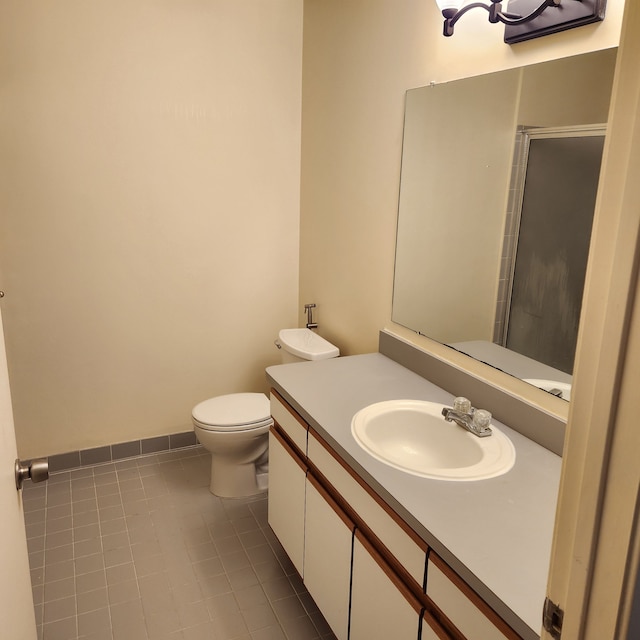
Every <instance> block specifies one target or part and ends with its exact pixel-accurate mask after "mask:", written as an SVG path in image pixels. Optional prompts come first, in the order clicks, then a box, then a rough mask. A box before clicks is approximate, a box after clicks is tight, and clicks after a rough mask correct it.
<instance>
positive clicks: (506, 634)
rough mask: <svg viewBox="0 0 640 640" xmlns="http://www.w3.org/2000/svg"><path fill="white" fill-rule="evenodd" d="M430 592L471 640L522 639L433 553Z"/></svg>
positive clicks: (429, 583)
mask: <svg viewBox="0 0 640 640" xmlns="http://www.w3.org/2000/svg"><path fill="white" fill-rule="evenodd" d="M427 595H428V596H429V597H430V598H431V600H432V601H433V602H434V603H435V604H436V606H437V607H438V608H439V609H440V610H441V611H442V612H443V613H444V614H445V615H446V616H447V617H448V618H449V620H450V621H451V622H452V623H453V624H454V625H455V626H456V627H457V629H458V630H459V631H460V632H461V633H462V635H463V636H464V637H465V638H468V640H522V638H521V636H520V635H518V634H517V633H516V632H515V631H514V630H513V629H511V627H509V625H507V623H506V622H504V620H502V618H500V616H499V615H498V614H497V613H496V612H495V611H493V609H491V608H490V607H489V606H488V605H487V604H486V603H485V602H484V601H483V600H482V599H481V598H480V597H479V596H478V595H477V594H476V593H475V592H474V591H473V590H472V589H471V587H469V586H468V585H467V584H466V583H465V582H464V581H463V580H462V578H460V576H458V574H457V573H455V571H454V570H453V569H451V567H449V565H447V563H446V562H444V560H442V558H440V557H438V556H437V555H436V554H435V553H433V552H431V553H430V555H429V564H428V568H427Z"/></svg>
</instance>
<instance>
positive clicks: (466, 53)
mask: <svg viewBox="0 0 640 640" xmlns="http://www.w3.org/2000/svg"><path fill="white" fill-rule="evenodd" d="M473 13H474V12H471V13H469V14H467V15H466V16H465V17H464V18H463V19H462V20H461V21H460V22H459V23H458V25H456V33H455V35H454V36H453V37H452V38H444V37H442V36H441V35H440V34H441V30H442V26H441V19H440V16H439V14H438V9H437V7H436V4H435V2H430V1H427V2H425V1H424V0H403V1H402V2H398V1H397V0H348V1H345V0H306V2H305V17H304V56H303V60H304V63H303V128H302V193H301V262H300V296H301V300H304V301H313V302H316V303H317V304H318V319H319V323H320V332H321V333H322V334H323V335H324V336H325V337H328V338H329V339H332V340H333V341H335V343H336V344H338V345H339V346H340V348H341V349H342V352H343V353H345V354H348V353H362V352H367V351H373V350H375V349H376V348H377V339H378V330H379V329H380V328H382V327H383V326H385V325H388V326H389V324H390V323H389V318H390V317H391V295H392V280H393V269H394V245H395V232H396V210H397V202H398V181H399V174H400V156H401V145H402V126H403V110H404V92H405V90H406V89H408V88H412V87H417V86H423V85H426V84H428V83H429V82H430V81H432V80H433V81H436V82H443V81H447V80H452V79H456V78H460V77H467V76H473V75H478V74H481V73H487V72H491V71H497V70H500V69H507V68H512V67H516V66H520V65H523V64H533V63H536V62H540V61H544V60H550V59H555V58H560V57H565V56H569V55H576V54H579V53H584V52H587V51H595V50H599V49H606V48H610V47H614V46H616V45H617V43H618V39H619V33H620V24H621V19H622V3H615V2H610V3H609V6H608V7H607V16H606V19H605V21H604V22H603V23H600V24H598V25H595V26H587V27H581V28H579V29H574V30H572V31H569V32H566V33H561V34H557V35H554V36H548V37H545V38H539V39H537V40H533V41H531V42H527V43H522V44H519V45H514V46H509V45H506V44H504V42H503V41H502V28H501V27H500V26H499V25H490V24H489V23H487V22H486V12H484V11H477V12H476V15H473ZM443 126H444V123H443ZM392 328H397V327H395V326H394V327H392ZM433 348H434V349H435V350H436V351H438V352H440V349H439V347H438V346H437V345H434V346H433ZM447 353H448V352H447V351H444V352H442V354H443V357H445V358H448V357H449V356H448V355H447ZM515 384H516V385H517V384H519V383H518V381H515Z"/></svg>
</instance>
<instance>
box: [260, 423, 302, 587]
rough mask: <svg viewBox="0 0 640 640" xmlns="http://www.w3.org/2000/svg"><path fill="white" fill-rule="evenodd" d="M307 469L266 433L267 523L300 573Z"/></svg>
mask: <svg viewBox="0 0 640 640" xmlns="http://www.w3.org/2000/svg"><path fill="white" fill-rule="evenodd" d="M306 475H307V468H306V465H305V464H304V462H303V461H302V460H301V459H300V458H299V457H298V456H297V455H296V453H295V452H294V450H293V449H292V448H291V447H290V446H289V444H288V443H287V442H286V441H285V439H284V438H283V437H282V436H281V435H280V434H279V433H278V432H277V431H276V430H275V429H273V428H272V429H271V431H270V432H269V526H270V527H271V528H272V529H273V532H274V533H275V534H276V536H277V538H278V540H280V543H281V544H282V546H283V547H284V550H285V551H286V552H287V555H288V556H289V558H290V559H291V562H293V566H294V567H295V568H296V569H297V571H298V573H299V574H300V575H301V576H302V575H303V569H304V509H305V506H304V503H305V478H306Z"/></svg>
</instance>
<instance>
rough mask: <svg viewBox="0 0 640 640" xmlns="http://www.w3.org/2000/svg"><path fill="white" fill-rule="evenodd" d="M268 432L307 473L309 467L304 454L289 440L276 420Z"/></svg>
mask: <svg viewBox="0 0 640 640" xmlns="http://www.w3.org/2000/svg"><path fill="white" fill-rule="evenodd" d="M269 432H270V433H271V434H272V435H273V437H274V438H275V439H276V440H277V441H278V442H279V443H280V444H281V445H282V446H283V447H284V449H285V451H286V452H287V453H288V454H289V455H290V456H291V457H292V458H293V460H294V462H295V463H296V464H297V465H298V466H299V467H300V468H301V469H302V470H303V471H304V472H305V473H307V471H308V469H309V467H308V466H307V463H306V456H304V455H303V454H302V453H301V452H300V449H298V447H296V445H295V444H293V442H291V441H290V440H289V438H288V437H287V434H286V433H285V432H284V431H283V430H282V429H281V427H279V425H278V423H277V422H274V424H273V425H272V426H271V427H270V428H269Z"/></svg>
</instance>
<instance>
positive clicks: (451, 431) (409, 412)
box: [351, 400, 516, 481]
mask: <svg viewBox="0 0 640 640" xmlns="http://www.w3.org/2000/svg"><path fill="white" fill-rule="evenodd" d="M442 409H443V405H442V404H438V403H436V402H429V401H426V400H388V401H385V402H378V403H376V404H371V405H369V406H368V407H365V408H364V409H361V410H360V411H358V413H356V414H355V415H354V416H353V419H352V421H351V433H352V434H353V437H354V438H355V440H356V442H357V443H358V444H359V445H360V446H361V447H362V448H363V449H364V450H365V451H366V452H367V453H368V454H370V455H371V456H373V457H374V458H376V459H378V460H380V461H381V462H384V463H385V464H388V465H389V466H391V467H394V468H396V469H400V470H401V471H405V472H406V473H411V474H413V475H416V476H422V477H424V478H432V479H435V480H458V481H470V480H483V479H486V478H494V477H496V476H499V475H502V474H503V473H506V472H507V471H509V469H511V467H513V464H514V462H515V458H516V454H515V449H514V448H513V444H512V443H511V440H509V438H507V436H506V435H504V433H502V431H500V430H499V429H497V428H496V427H495V426H494V425H491V430H492V435H490V436H489V437H486V438H479V437H478V436H476V435H474V434H472V433H470V432H469V431H466V430H465V429H463V428H462V427H460V426H458V425H457V424H455V423H453V422H447V421H446V420H445V419H444V417H443V416H442Z"/></svg>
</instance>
